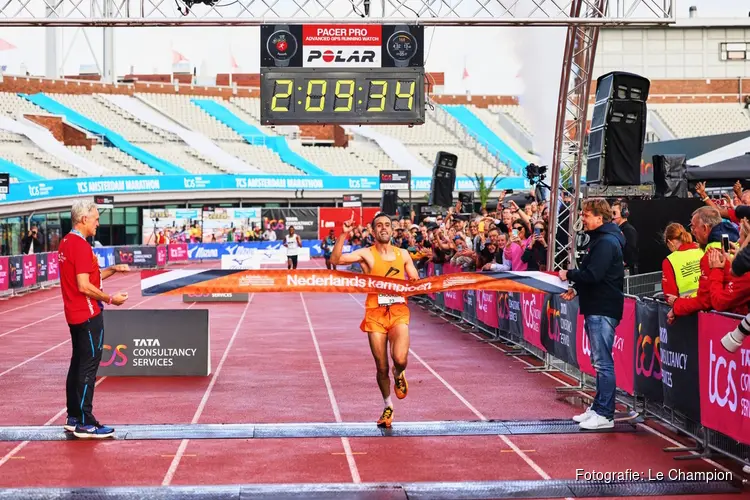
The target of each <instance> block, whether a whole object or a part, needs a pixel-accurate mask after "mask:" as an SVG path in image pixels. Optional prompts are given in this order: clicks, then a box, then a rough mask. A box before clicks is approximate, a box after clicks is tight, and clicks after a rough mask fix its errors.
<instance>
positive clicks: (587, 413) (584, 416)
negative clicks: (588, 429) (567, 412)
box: [573, 406, 596, 424]
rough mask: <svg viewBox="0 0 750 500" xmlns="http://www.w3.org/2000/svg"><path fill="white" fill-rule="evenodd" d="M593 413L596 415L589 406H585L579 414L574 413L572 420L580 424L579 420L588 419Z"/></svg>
mask: <svg viewBox="0 0 750 500" xmlns="http://www.w3.org/2000/svg"><path fill="white" fill-rule="evenodd" d="M594 415H596V413H595V412H594V410H592V409H591V407H590V406H589V407H588V408H586V411H585V412H583V413H581V414H580V415H576V416H575V417H573V421H574V422H578V423H579V424H580V423H581V422H585V421H586V420H588V419H590V418H591V417H593V416H594Z"/></svg>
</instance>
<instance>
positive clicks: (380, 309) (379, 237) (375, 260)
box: [331, 212, 419, 427]
mask: <svg viewBox="0 0 750 500" xmlns="http://www.w3.org/2000/svg"><path fill="white" fill-rule="evenodd" d="M353 226H354V221H353V220H349V221H347V222H345V223H344V230H343V232H342V233H341V235H340V236H339V237H338V239H337V240H336V245H334V247H333V252H331V264H333V265H339V264H344V265H345V264H354V263H358V264H360V265H361V266H362V270H363V271H364V272H365V274H369V275H372V276H381V277H387V278H393V279H402V280H406V279H412V280H417V279H419V274H418V273H417V269H416V268H415V267H414V262H412V260H411V256H410V255H409V253H408V252H406V251H405V250H402V249H400V248H397V247H394V246H392V245H391V236H392V234H393V229H392V227H391V218H390V216H388V215H387V214H384V213H382V212H381V213H378V214H376V215H375V217H374V218H373V220H372V230H373V233H374V234H373V236H374V238H375V244H374V245H373V246H371V247H370V248H361V249H359V250H356V251H354V252H352V253H347V254H343V255H342V253H341V252H342V250H343V247H344V241H346V239H347V238H348V237H349V235H350V234H351V232H352V229H353ZM360 329H361V330H362V331H363V332H366V333H367V335H368V337H369V340H370V350H371V351H372V355H373V357H374V358H375V366H376V368H377V381H378V386H379V387H380V393H381V394H382V395H383V402H384V403H385V409H384V410H383V414H382V415H381V416H380V418H379V419H378V426H379V427H390V426H391V422H392V421H393V402H392V401H391V391H390V384H391V380H390V373H389V369H388V344H389V343H390V345H391V358H392V359H393V377H394V384H393V389H394V392H395V393H396V397H397V398H399V399H404V398H405V397H406V394H407V392H408V390H409V385H408V384H407V383H406V376H405V374H404V372H405V370H406V364H407V358H408V356H409V306H408V305H407V304H406V298H405V297H400V296H397V295H384V294H368V295H367V300H366V302H365V318H364V320H362V324H361V325H360Z"/></svg>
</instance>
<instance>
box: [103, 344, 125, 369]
mask: <svg viewBox="0 0 750 500" xmlns="http://www.w3.org/2000/svg"><path fill="white" fill-rule="evenodd" d="M127 348H128V346H127V345H125V344H119V345H118V346H117V347H115V348H114V349H112V346H111V345H109V344H104V346H103V348H102V350H103V351H107V352H111V353H112V354H111V355H110V357H109V359H107V357H106V356H105V355H104V354H102V362H101V363H100V366H110V365H114V366H125V365H126V364H127V362H128V356H127V355H126V354H125V350H126V349H127Z"/></svg>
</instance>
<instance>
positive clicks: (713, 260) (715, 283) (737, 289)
mask: <svg viewBox="0 0 750 500" xmlns="http://www.w3.org/2000/svg"><path fill="white" fill-rule="evenodd" d="M709 252H710V255H709V256H708V264H709V266H710V268H711V272H710V274H709V275H708V283H709V291H710V294H711V306H712V308H713V309H714V310H716V311H719V312H731V313H734V314H743V315H744V314H747V313H748V304H747V301H748V299H750V274H745V275H742V276H733V275H731V274H728V273H727V272H726V270H727V268H728V267H730V264H729V259H728V258H727V256H726V254H725V253H724V252H723V251H721V250H717V249H715V248H712V249H710V250H709ZM727 276H729V277H728V278H727Z"/></svg>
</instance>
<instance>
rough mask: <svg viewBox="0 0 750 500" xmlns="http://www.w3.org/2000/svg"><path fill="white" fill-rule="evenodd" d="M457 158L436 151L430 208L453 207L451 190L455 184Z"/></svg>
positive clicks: (450, 154)
mask: <svg viewBox="0 0 750 500" xmlns="http://www.w3.org/2000/svg"><path fill="white" fill-rule="evenodd" d="M457 164H458V156H456V155H454V154H452V153H446V152H445V151H438V154H437V156H436V157H435V165H434V166H433V167H432V183H431V184H430V199H429V201H428V203H429V204H430V205H432V206H438V207H445V208H448V207H450V206H452V205H453V189H454V187H455V184H456V165H457Z"/></svg>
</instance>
